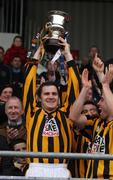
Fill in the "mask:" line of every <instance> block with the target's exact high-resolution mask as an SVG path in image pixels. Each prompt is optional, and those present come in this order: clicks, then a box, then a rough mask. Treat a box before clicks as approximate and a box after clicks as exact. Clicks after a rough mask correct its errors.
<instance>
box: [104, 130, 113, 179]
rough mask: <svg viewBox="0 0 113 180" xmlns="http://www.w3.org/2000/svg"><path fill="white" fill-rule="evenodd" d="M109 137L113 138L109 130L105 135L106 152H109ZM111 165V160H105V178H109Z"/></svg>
mask: <svg viewBox="0 0 113 180" xmlns="http://www.w3.org/2000/svg"><path fill="white" fill-rule="evenodd" d="M109 138H112V137H110V134H109V131H108V133H107V134H106V136H105V154H109ZM109 166H110V160H104V172H103V174H104V176H103V178H104V179H109V174H110V171H109Z"/></svg>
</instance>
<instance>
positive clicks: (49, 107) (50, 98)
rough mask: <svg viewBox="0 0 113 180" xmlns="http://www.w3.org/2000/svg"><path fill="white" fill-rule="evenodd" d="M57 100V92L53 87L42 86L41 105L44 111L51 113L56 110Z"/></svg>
mask: <svg viewBox="0 0 113 180" xmlns="http://www.w3.org/2000/svg"><path fill="white" fill-rule="evenodd" d="M58 100H59V96H58V91H57V88H56V87H55V86H54V85H51V86H44V87H43V88H42V93H41V103H42V107H43V108H44V110H45V111H47V112H52V111H54V110H56V108H57V106H58Z"/></svg>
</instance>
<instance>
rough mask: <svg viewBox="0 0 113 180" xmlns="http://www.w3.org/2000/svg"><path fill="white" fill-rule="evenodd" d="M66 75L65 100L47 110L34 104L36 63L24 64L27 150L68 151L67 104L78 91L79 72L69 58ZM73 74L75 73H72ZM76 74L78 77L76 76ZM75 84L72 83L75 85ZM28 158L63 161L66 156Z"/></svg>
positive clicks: (69, 145) (69, 131)
mask: <svg viewBox="0 0 113 180" xmlns="http://www.w3.org/2000/svg"><path fill="white" fill-rule="evenodd" d="M68 67H69V79H68V88H67V97H66V102H65V104H64V106H63V107H61V108H57V109H56V111H55V112H53V113H51V114H48V113H47V112H45V111H44V110H43V109H42V108H40V107H37V106H36V71H37V67H36V65H32V64H28V65H27V67H26V76H25V84H24V93H23V104H24V110H25V117H26V129H27V150H28V151H33V152H71V148H72V135H73V133H72V126H73V123H72V122H71V120H69V119H68V113H69V108H70V106H71V104H72V103H73V101H74V100H75V99H76V98H77V97H78V95H79V89H80V84H79V74H77V73H78V72H77V69H76V67H75V64H74V63H73V60H72V61H70V62H68ZM76 74H77V75H76ZM77 76H78V77H77ZM75 85H76V87H75ZM30 161H31V162H44V163H65V162H66V160H60V159H51V158H49V159H48V158H31V159H30Z"/></svg>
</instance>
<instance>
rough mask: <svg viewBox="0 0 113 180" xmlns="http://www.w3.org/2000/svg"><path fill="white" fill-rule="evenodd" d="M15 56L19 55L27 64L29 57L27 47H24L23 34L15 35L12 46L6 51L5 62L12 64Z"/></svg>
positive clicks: (23, 62)
mask: <svg viewBox="0 0 113 180" xmlns="http://www.w3.org/2000/svg"><path fill="white" fill-rule="evenodd" d="M14 56H19V57H20V58H21V60H22V64H25V62H26V57H27V49H26V48H24V47H23V39H22V37H21V36H15V37H14V39H13V44H12V46H11V47H10V48H9V49H8V50H7V51H6V53H5V55H4V62H5V64H10V62H11V60H12V59H13V57H14Z"/></svg>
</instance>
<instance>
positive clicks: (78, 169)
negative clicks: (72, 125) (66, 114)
mask: <svg viewBox="0 0 113 180" xmlns="http://www.w3.org/2000/svg"><path fill="white" fill-rule="evenodd" d="M74 139H75V143H74V144H75V152H76V153H87V152H89V151H90V144H91V142H90V141H89V139H88V138H86V137H84V136H82V135H81V133H79V131H78V130H76V129H75V130H74ZM87 167H88V161H87V160H86V159H85V160H83V159H77V160H75V177H76V178H85V177H86V172H87Z"/></svg>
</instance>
